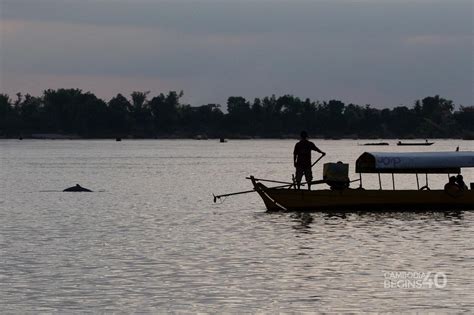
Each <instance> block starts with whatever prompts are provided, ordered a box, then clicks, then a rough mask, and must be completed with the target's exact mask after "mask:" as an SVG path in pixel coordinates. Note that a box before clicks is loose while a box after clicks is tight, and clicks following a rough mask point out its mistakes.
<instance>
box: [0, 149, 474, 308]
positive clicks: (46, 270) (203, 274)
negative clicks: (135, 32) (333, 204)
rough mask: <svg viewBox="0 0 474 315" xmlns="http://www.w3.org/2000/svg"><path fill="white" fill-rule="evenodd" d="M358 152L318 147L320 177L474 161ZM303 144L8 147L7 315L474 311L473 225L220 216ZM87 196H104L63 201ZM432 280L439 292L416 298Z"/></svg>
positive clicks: (245, 209)
mask: <svg viewBox="0 0 474 315" xmlns="http://www.w3.org/2000/svg"><path fill="white" fill-rule="evenodd" d="M358 142H364V141H357V140H354V141H349V140H340V141H316V143H317V145H318V146H320V148H321V149H322V150H324V151H326V152H328V155H327V156H326V157H325V159H323V160H322V161H321V163H322V162H329V161H339V160H342V161H345V162H348V163H350V165H351V172H353V166H354V161H355V159H356V158H357V156H358V155H359V154H361V153H362V152H364V150H376V151H394V150H404V151H410V150H411V151H413V150H420V151H421V150H425V151H427V150H454V149H455V148H456V146H460V149H461V150H474V141H460V140H449V141H448V140H444V141H442V140H438V141H436V143H435V145H433V146H432V147H426V148H425V147H414V148H400V147H397V146H394V145H393V144H394V143H395V141H392V145H391V146H389V147H378V148H377V147H372V148H371V147H363V146H358V145H357V144H358ZM294 143H295V141H290V140H260V141H259V140H255V141H229V142H228V143H225V144H220V143H218V141H215V140H208V141H185V140H173V141H161V140H160V141H158V140H155V141H126V140H125V141H122V142H114V141H33V140H24V141H16V140H0V176H1V181H0V312H2V313H5V312H11V313H24V312H39V311H45V312H54V311H66V312H67V311H69V312H71V311H112V312H113V311H124V312H132V311H145V312H159V311H161V312H166V311H176V312H200V311H210V312H229V311H230V312H237V311H250V312H257V311H263V312H275V311H283V312H284V311H297V312H299V311H361V312H364V311H386V312H390V311H434V310H438V311H449V312H462V311H466V312H472V311H474V241H473V235H474V212H469V211H462V212H452V213H447V214H443V213H418V214H416V213H391V214H367V213H366V214H361V213H353V214H347V215H345V216H342V215H328V214H318V213H313V214H311V217H310V218H308V217H302V216H300V215H297V214H281V213H280V214H267V213H265V208H264V205H263V202H262V201H261V200H260V199H259V197H258V196H257V195H256V194H246V195H241V196H235V197H229V198H227V199H226V200H225V202H223V203H217V204H214V203H213V202H212V193H216V194H218V193H225V192H233V191H239V190H247V189H249V188H250V183H249V182H248V180H246V179H245V177H246V176H248V175H250V174H252V175H255V176H257V177H262V178H271V179H277V180H287V179H289V178H291V172H292V171H293V169H292V148H293V145H294ZM314 173H315V177H320V176H321V170H320V169H319V168H315V169H314ZM352 176H355V175H354V174H353V175H352ZM464 176H465V178H466V181H470V182H474V172H473V171H472V170H470V171H466V172H465V173H464ZM382 180H383V184H384V187H385V188H387V189H389V188H390V187H391V177H390V176H389V175H388V176H387V177H383V178H382ZM396 180H397V182H396V184H397V186H398V187H400V188H403V187H415V185H416V180H415V178H414V176H399V177H397V178H396ZM445 182H446V176H445V175H444V176H439V177H437V176H432V177H431V178H430V186H432V187H433V188H436V187H442V185H443V184H444V183H445ZM76 183H79V184H81V185H82V186H85V187H88V188H90V189H92V190H94V191H95V192H93V193H62V192H60V191H61V190H62V189H64V188H66V187H69V186H72V185H74V184H76ZM365 184H367V186H368V187H371V185H372V186H373V187H374V188H375V187H377V186H376V185H378V180H377V178H376V177H375V176H372V177H371V176H367V177H366V178H364V185H365ZM311 219H312V220H311ZM404 271H405V272H412V274H411V276H409V275H406V276H405V278H403V276H402V274H398V275H394V274H393V273H390V272H404ZM429 272H431V273H432V274H431V275H429V281H432V284H433V283H434V282H433V281H434V280H437V282H436V284H437V285H436V286H435V285H431V288H429V287H428V286H429V285H428V282H424V283H423V286H422V287H421V288H413V287H410V288H406V286H409V283H410V281H414V280H415V279H414V278H413V277H414V274H413V273H425V274H428V273H429ZM435 276H436V277H437V279H435ZM443 276H445V278H444V277H443ZM410 277H411V278H410ZM440 279H441V280H443V279H447V283H443V281H441V280H440ZM391 280H394V281H393V282H395V283H398V284H397V285H396V286H395V287H393V288H387V287H386V286H388V285H387V283H388V282H390V281H391ZM397 281H401V282H397ZM405 284H406V285H405ZM404 285H405V287H404Z"/></svg>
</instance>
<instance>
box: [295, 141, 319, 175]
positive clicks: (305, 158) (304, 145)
mask: <svg viewBox="0 0 474 315" xmlns="http://www.w3.org/2000/svg"><path fill="white" fill-rule="evenodd" d="M311 150H317V148H316V145H315V144H314V143H313V142H311V141H308V140H306V139H305V140H300V142H298V143H297V144H295V150H294V151H293V154H294V155H296V156H297V158H296V167H301V168H309V167H311Z"/></svg>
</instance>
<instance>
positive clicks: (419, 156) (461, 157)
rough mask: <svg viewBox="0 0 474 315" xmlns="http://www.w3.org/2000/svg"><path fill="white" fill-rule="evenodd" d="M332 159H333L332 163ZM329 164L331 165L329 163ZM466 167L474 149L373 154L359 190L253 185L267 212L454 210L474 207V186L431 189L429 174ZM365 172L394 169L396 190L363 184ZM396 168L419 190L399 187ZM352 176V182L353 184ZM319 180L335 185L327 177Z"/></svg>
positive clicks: (362, 163)
mask: <svg viewBox="0 0 474 315" xmlns="http://www.w3.org/2000/svg"><path fill="white" fill-rule="evenodd" d="M327 164H329V163H327ZM325 166H326V164H325ZM463 167H474V152H418V153H387V152H384V153H369V152H366V153H364V154H362V155H361V156H360V157H359V158H358V159H357V161H356V172H357V173H359V180H358V181H359V184H360V186H359V187H358V188H355V189H351V188H343V189H337V188H336V189H335V188H334V187H337V185H336V186H333V189H321V190H307V189H295V188H290V189H288V188H287V187H286V188H283V187H274V188H269V187H267V186H265V185H264V184H263V183H261V182H260V181H259V180H257V179H255V178H254V177H250V179H251V181H252V184H253V187H254V190H255V191H256V192H257V193H258V194H259V195H260V197H261V198H262V200H263V202H264V204H265V206H266V208H267V210H268V211H337V212H341V211H420V210H421V211H443V210H448V211H453V210H474V189H473V184H472V183H471V189H467V188H466V189H451V188H452V187H450V188H449V189H440V190H431V189H430V188H429V184H428V174H459V173H460V171H461V168H463ZM363 173H378V174H379V183H380V174H381V173H391V174H392V179H393V190H383V189H382V187H381V184H380V189H377V190H374V189H364V188H363V187H362V174H363ZM396 173H404V174H407V173H412V174H414V175H416V178H417V186H418V187H417V189H413V190H397V189H396V188H395V177H394V174H396ZM418 174H426V175H425V176H426V183H425V185H424V186H423V187H420V184H419V179H418ZM348 180H349V179H348V178H347V180H346V181H347V183H348ZM313 183H315V184H319V183H328V184H333V183H334V181H332V180H331V178H328V177H327V176H326V178H324V179H323V180H322V181H317V182H313Z"/></svg>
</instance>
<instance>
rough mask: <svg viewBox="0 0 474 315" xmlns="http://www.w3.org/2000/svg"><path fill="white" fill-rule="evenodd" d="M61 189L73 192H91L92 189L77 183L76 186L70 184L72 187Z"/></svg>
mask: <svg viewBox="0 0 474 315" xmlns="http://www.w3.org/2000/svg"><path fill="white" fill-rule="evenodd" d="M63 191H66V192H69V191H74V192H92V190H90V189H87V188H84V187H82V186H81V185H79V184H76V186H72V187H69V188H66V189H64V190H63Z"/></svg>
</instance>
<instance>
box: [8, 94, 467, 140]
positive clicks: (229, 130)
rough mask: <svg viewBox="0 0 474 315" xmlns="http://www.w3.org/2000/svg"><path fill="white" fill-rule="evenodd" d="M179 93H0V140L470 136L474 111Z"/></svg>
mask: <svg viewBox="0 0 474 315" xmlns="http://www.w3.org/2000/svg"><path fill="white" fill-rule="evenodd" d="M182 95H183V94H182V92H180V93H177V92H175V91H170V92H168V93H167V94H159V95H157V96H153V97H152V96H150V94H149V92H133V93H132V94H131V95H130V97H125V96H123V95H122V94H118V95H117V96H115V97H113V98H112V99H111V100H109V101H108V102H106V101H104V100H102V99H100V98H98V97H97V96H95V95H94V94H93V93H90V92H83V91H81V90H79V89H58V90H51V89H50V90H46V91H44V93H43V95H42V96H39V97H36V96H31V95H29V94H26V95H22V94H21V93H18V94H17V95H16V98H15V97H14V98H11V97H10V96H8V95H6V94H0V136H2V137H19V136H24V137H28V136H29V135H32V134H36V133H56V134H68V135H77V136H80V137H85V138H103V137H134V138H167V137H182V138H191V137H196V136H198V135H201V136H203V137H206V136H207V137H215V138H217V137H225V138H239V137H240V138H247V137H262V138H265V137H268V138H270V137H272V138H279V137H294V136H297V135H298V134H299V132H300V130H302V129H305V130H307V131H308V132H309V133H310V135H311V136H313V137H325V138H343V137H349V138H450V137H453V138H460V137H468V138H471V137H473V135H474V123H473V122H474V106H467V107H463V106H460V107H459V109H457V110H455V106H454V104H453V101H451V100H447V99H444V98H441V97H439V96H438V95H436V96H429V97H425V98H423V99H422V100H417V101H415V102H414V104H413V105H411V106H397V107H394V108H392V109H389V108H385V109H377V108H373V107H372V106H371V105H363V106H361V105H357V104H352V103H351V104H344V103H343V102H341V101H338V100H330V101H327V102H326V101H324V102H320V101H312V100H310V99H304V100H303V99H300V98H298V97H295V96H292V95H284V96H280V97H276V96H274V95H272V96H270V97H264V98H256V99H254V100H253V101H249V100H246V99H245V98H243V97H240V96H232V97H229V98H228V100H227V104H226V105H227V112H223V111H222V110H221V106H220V105H218V104H207V105H202V106H191V105H188V104H182V103H181V102H180V98H181V97H182Z"/></svg>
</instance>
